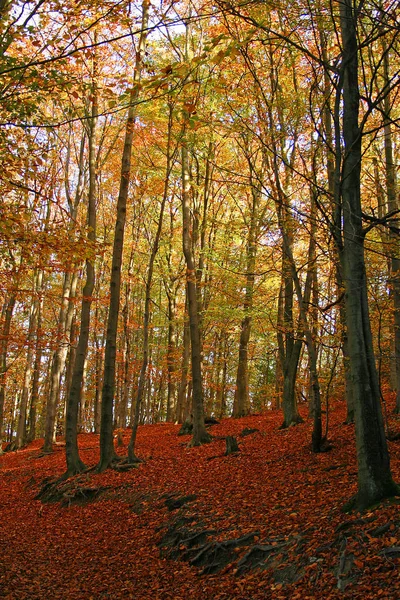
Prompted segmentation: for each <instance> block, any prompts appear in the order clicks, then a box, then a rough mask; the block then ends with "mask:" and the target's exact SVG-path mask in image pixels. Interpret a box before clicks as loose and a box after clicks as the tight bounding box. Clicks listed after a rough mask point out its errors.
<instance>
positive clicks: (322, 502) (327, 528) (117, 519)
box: [0, 406, 400, 600]
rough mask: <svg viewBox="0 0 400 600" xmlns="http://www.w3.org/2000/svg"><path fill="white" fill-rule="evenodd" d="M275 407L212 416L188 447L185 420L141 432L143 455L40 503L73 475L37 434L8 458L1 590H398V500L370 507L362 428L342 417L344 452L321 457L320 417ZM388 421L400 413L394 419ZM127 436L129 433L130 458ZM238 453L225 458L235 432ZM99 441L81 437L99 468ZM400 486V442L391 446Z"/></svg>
mask: <svg viewBox="0 0 400 600" xmlns="http://www.w3.org/2000/svg"><path fill="white" fill-rule="evenodd" d="M281 421H282V415H281V413H279V412H269V413H266V414H264V415H258V416H250V417H245V418H243V419H226V420H224V421H222V422H221V423H220V424H216V425H212V426H211V427H210V432H211V434H212V435H213V441H212V443H211V444H208V445H206V446H203V447H201V448H189V447H188V446H187V442H188V441H189V440H190V436H184V437H179V436H178V435H177V434H178V430H179V426H175V425H172V424H159V425H147V426H143V427H140V428H139V433H138V441H137V454H138V455H139V456H140V457H141V458H142V459H144V462H143V463H142V464H140V466H139V467H138V468H136V469H132V470H130V471H127V472H122V473H119V472H116V471H111V470H109V471H106V472H105V473H103V474H95V473H93V472H89V473H86V474H83V475H81V476H79V477H78V478H75V479H74V481H73V482H68V486H67V487H65V488H61V489H60V498H59V501H58V502H52V503H46V502H42V501H41V500H38V499H36V496H37V494H38V492H39V491H40V489H41V488H42V485H43V480H44V479H45V478H46V477H53V476H55V475H61V474H62V473H63V471H64V465H65V462H64V448H63V446H62V444H60V445H58V446H57V448H56V450H55V452H54V453H53V454H51V455H47V456H43V455H42V454H41V451H40V448H41V441H40V440H38V441H36V442H35V443H33V444H31V445H30V446H28V447H27V448H26V449H24V450H20V451H18V452H12V453H6V454H4V455H3V456H1V457H0V511H1V512H0V515H1V520H0V597H1V598H6V599H8V600H42V599H43V600H44V599H48V598H51V599H52V600H61V599H62V600H90V599H93V600H101V599H106V598H107V599H112V600H118V599H121V600H122V599H124V600H125V599H126V600H127V599H135V600H158V599H160V600H161V599H163V600H164V599H165V600H166V599H168V598H171V599H174V600H188V599H190V600H197V599H199V600H200V599H201V600H207V599H210V600H211V599H213V600H230V599H235V600H250V599H264V600H265V599H269V598H274V599H280V598H290V599H291V600H296V599H298V600H306V599H307V598H309V599H311V598H315V599H323V600H326V599H334V598H354V599H356V598H363V599H364V598H371V599H375V598H382V599H383V598H385V599H391V600H395V599H398V598H399V597H400V570H399V566H400V504H399V501H400V499H392V500H391V501H390V500H388V501H385V502H384V503H382V504H381V505H379V506H377V507H374V508H372V509H370V510H369V511H367V512H365V513H363V514H359V513H352V514H345V513H343V512H342V510H341V508H342V506H343V504H344V503H345V502H346V501H347V500H348V499H349V498H350V497H351V495H352V494H354V493H355V491H356V461H355V450H354V427H353V426H352V425H344V424H343V421H344V412H343V407H342V406H339V407H338V408H337V409H335V410H334V411H333V412H332V413H331V415H330V427H329V440H330V442H331V444H332V449H331V450H330V451H329V452H326V453H322V454H317V455H316V454H313V453H312V452H311V447H310V439H311V423H309V422H307V421H306V422H304V423H303V424H301V425H298V426H296V427H292V428H290V429H288V430H279V425H280V423H281ZM389 421H390V427H391V429H392V430H394V431H396V430H397V431H398V430H399V429H400V422H399V421H398V420H397V419H396V418H395V417H390V420H389ZM129 434H130V432H129V431H126V432H124V433H123V441H124V446H122V447H121V448H118V452H119V453H121V454H124V453H126V445H127V443H128V440H129ZM226 436H235V438H236V440H237V442H238V444H239V452H237V453H233V454H229V455H228V456H225V448H226V444H225V438H226ZM98 438H99V436H97V435H95V434H85V435H81V436H80V449H81V457H82V459H83V460H84V462H85V463H86V464H87V465H94V464H95V463H96V462H97V459H98V446H99V439H98ZM389 447H390V453H391V465H392V471H393V475H394V477H395V479H396V480H397V481H398V482H400V440H394V441H392V442H389Z"/></svg>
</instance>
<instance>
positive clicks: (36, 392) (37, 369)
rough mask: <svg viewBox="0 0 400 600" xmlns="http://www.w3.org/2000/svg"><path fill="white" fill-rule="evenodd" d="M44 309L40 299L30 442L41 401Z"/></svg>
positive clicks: (29, 429) (33, 437)
mask: <svg viewBox="0 0 400 600" xmlns="http://www.w3.org/2000/svg"><path fill="white" fill-rule="evenodd" d="M42 309H43V297H41V298H40V299H39V305H38V318H37V327H36V347H35V363H34V366H33V378H32V392H31V405H30V409H29V428H28V436H27V441H28V442H33V440H34V439H35V438H36V413H37V405H38V401H39V384H40V368H41V362H42V355H43V344H42Z"/></svg>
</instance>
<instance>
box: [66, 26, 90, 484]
mask: <svg viewBox="0 0 400 600" xmlns="http://www.w3.org/2000/svg"><path fill="white" fill-rule="evenodd" d="M94 39H95V41H96V40H97V36H96V34H95V38H94ZM97 116H98V93H97V64H96V56H94V59H93V74H92V109H91V118H90V120H89V122H88V125H87V129H88V143H89V192H88V205H87V225H88V235H87V239H88V243H89V246H92V248H90V250H91V253H93V252H94V244H95V243H96V125H97ZM94 261H95V259H94V258H90V259H89V258H87V259H86V283H85V286H84V288H83V290H82V304H81V322H80V330H79V338H78V344H77V348H76V354H75V360H74V366H73V372H72V379H71V387H70V390H69V394H68V397H67V406H66V418H65V458H66V463H67V471H66V474H65V475H66V476H67V477H71V476H73V475H76V474H77V473H81V472H82V471H83V470H84V469H85V468H86V467H85V465H84V463H83V462H82V461H81V459H80V456H79V449H78V414H79V406H80V405H81V404H82V394H83V385H84V376H85V365H86V357H87V350H88V344H89V333H90V310H91V306H92V296H93V290H94V286H95V280H96V275H95V264H94Z"/></svg>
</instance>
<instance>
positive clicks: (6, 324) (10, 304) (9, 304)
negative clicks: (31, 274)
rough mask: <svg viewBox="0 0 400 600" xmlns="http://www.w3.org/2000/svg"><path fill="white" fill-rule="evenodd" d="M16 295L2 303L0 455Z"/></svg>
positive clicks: (0, 451)
mask: <svg viewBox="0 0 400 600" xmlns="http://www.w3.org/2000/svg"><path fill="white" fill-rule="evenodd" d="M16 300H17V296H16V294H15V293H12V294H11V295H10V297H9V298H8V300H6V301H5V304H4V310H3V314H4V321H3V327H2V332H1V339H0V455H1V454H2V453H3V429H4V405H5V399H6V374H7V351H8V341H9V338H10V330H11V320H12V315H13V312H14V307H15V302H16Z"/></svg>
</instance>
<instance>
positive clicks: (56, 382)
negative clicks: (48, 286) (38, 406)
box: [43, 271, 78, 452]
mask: <svg viewBox="0 0 400 600" xmlns="http://www.w3.org/2000/svg"><path fill="white" fill-rule="evenodd" d="M77 281H78V275H77V273H71V272H70V271H67V273H66V274H65V276H64V285H63V295H62V301H61V308H60V314H59V317H58V329H57V349H56V350H55V352H54V354H53V361H52V366H51V376H50V377H51V379H50V390H49V395H48V398H47V405H46V424H45V435H44V446H43V450H44V451H45V452H52V450H53V440H54V435H55V425H56V416H57V406H58V401H59V397H60V385H61V376H62V373H63V371H64V367H65V361H66V358H67V352H68V342H69V340H67V339H66V335H67V332H69V331H70V329H71V322H72V318H73V313H74V304H73V302H72V299H73V298H74V297H75V294H76V286H77Z"/></svg>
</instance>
